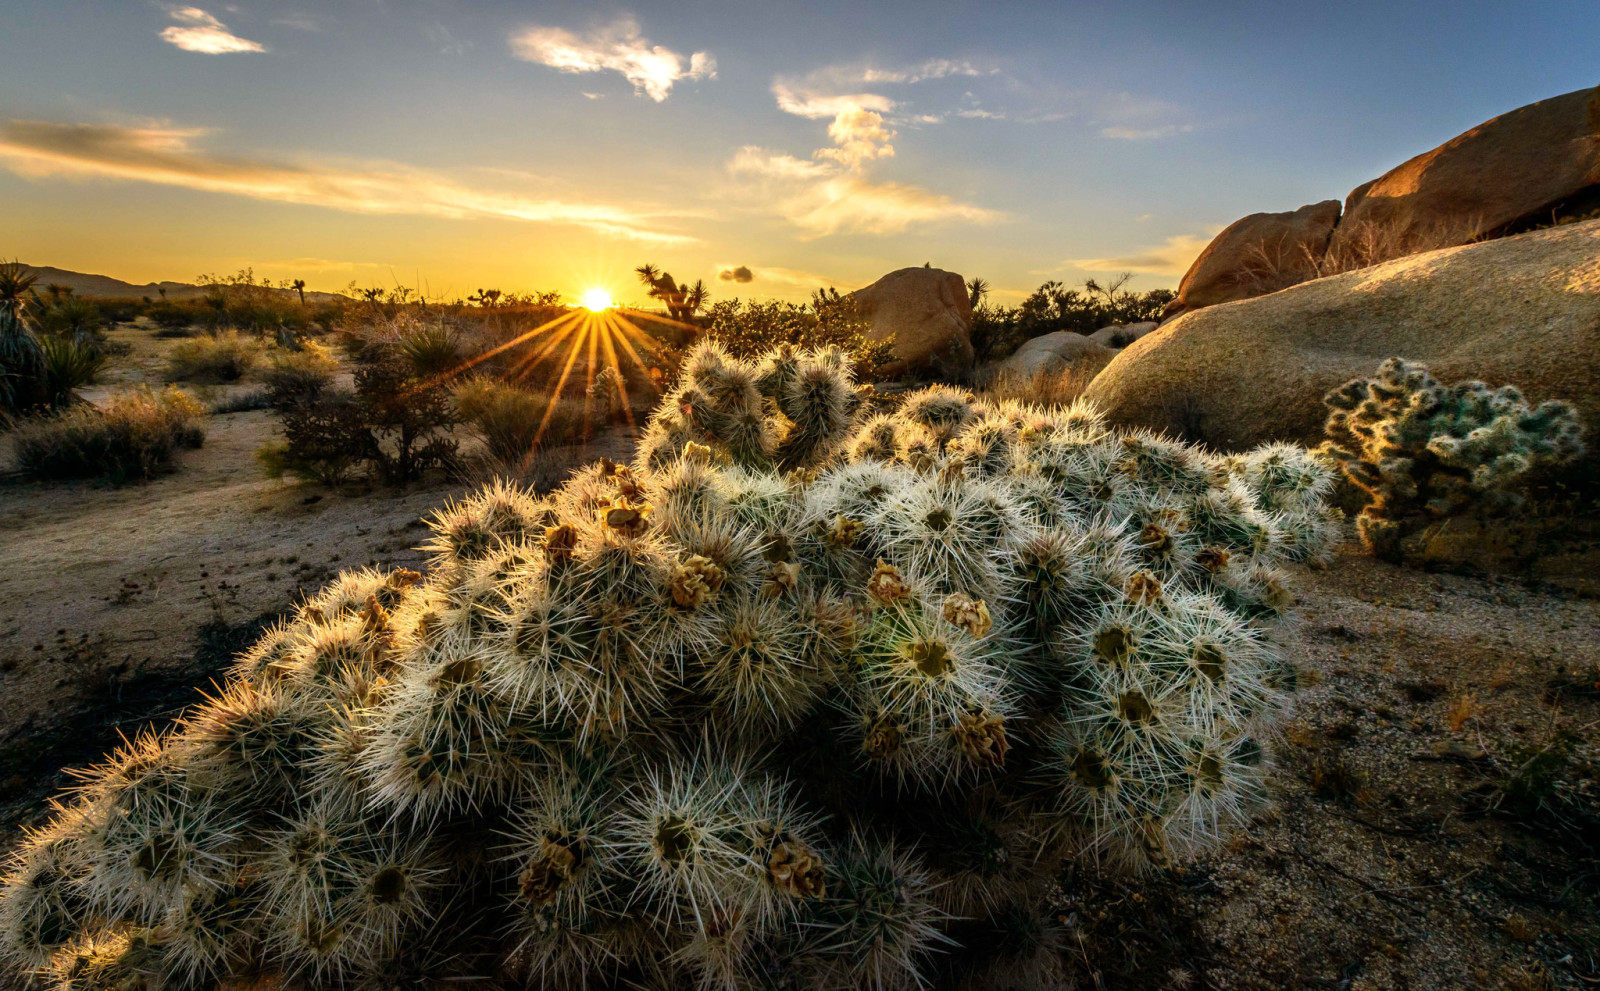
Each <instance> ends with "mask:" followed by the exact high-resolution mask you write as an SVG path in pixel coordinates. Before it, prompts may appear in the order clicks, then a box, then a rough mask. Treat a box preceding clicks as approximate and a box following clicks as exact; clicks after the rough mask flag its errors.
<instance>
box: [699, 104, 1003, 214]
mask: <svg viewBox="0 0 1600 991" xmlns="http://www.w3.org/2000/svg"><path fill="white" fill-rule="evenodd" d="M772 93H773V96H774V98H775V99H776V100H777V103H778V108H779V109H780V110H782V111H784V112H785V113H790V114H794V115H796V116H798V117H804V118H807V119H808V120H823V119H827V118H830V117H831V118H833V119H832V120H831V121H829V123H828V137H829V138H830V139H831V140H832V141H833V145H832V147H827V148H818V149H816V150H815V151H813V152H812V153H811V158H810V159H809V160H807V159H802V158H796V157H795V156H793V155H789V154H786V153H784V152H775V151H769V150H767V149H765V148H761V147H758V146H756V145H746V146H744V147H743V148H740V149H739V151H738V152H737V153H735V155H734V156H733V158H732V159H731V160H730V161H729V162H728V170H729V171H730V172H731V173H733V174H734V175H737V176H741V177H743V178H746V179H750V180H753V181H757V182H759V183H760V184H761V193H762V202H764V203H767V204H770V206H771V208H773V209H775V210H776V211H777V212H778V214H779V215H780V216H782V217H784V218H785V219H787V220H788V221H789V222H790V223H792V224H794V225H795V226H796V227H799V228H800V229H801V230H802V231H804V232H805V236H806V237H823V236H826V235H829V234H837V233H841V232H853V233H863V234H898V233H900V232H902V231H905V230H906V229H908V228H909V227H911V226H913V225H919V224H928V223H937V222H946V221H951V220H966V221H968V222H972V223H992V222H994V221H997V220H999V219H1000V216H1001V215H1000V214H999V213H997V212H995V211H993V210H987V209H984V208H983V207H979V206H974V205H972V204H970V203H962V202H959V201H957V200H955V199H953V198H951V197H949V196H946V195H944V194H942V193H935V192H932V191H930V190H927V189H923V188H922V187H920V186H913V185H909V184H906V183H897V182H874V181H872V180H870V179H869V178H867V177H866V176H865V174H864V173H865V171H866V169H867V166H868V165H869V164H870V163H872V162H875V161H878V160H881V159H885V158H893V157H894V153H895V150H894V145H893V144H891V143H890V142H891V141H893V139H894V137H895V131H894V130H893V129H891V128H890V127H889V125H888V121H887V119H886V118H885V117H884V114H886V113H889V112H891V111H893V110H894V108H895V101H894V100H892V99H890V98H889V97H886V96H882V95H880V94H877V93H844V94H832V93H828V92H826V91H821V92H819V91H816V90H811V89H806V88H798V87H795V86H793V85H790V84H786V83H781V82H780V83H775V84H774V85H773V87H772Z"/></svg>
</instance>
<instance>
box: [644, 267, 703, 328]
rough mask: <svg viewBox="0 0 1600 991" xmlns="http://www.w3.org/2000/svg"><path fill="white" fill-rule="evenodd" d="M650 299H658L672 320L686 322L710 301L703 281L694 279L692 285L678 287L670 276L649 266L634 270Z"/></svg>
mask: <svg viewBox="0 0 1600 991" xmlns="http://www.w3.org/2000/svg"><path fill="white" fill-rule="evenodd" d="M634 271H635V272H636V273H638V275H639V281H640V282H643V283H644V284H645V287H646V291H647V293H648V295H649V296H650V298H651V299H659V300H660V301H661V302H662V304H663V305H664V306H666V308H667V316H669V317H671V318H672V319H674V320H687V319H689V318H690V317H692V316H694V315H695V313H696V312H698V311H699V310H700V309H701V308H702V307H704V306H705V305H706V303H707V302H708V301H709V300H710V299H711V291H710V290H709V289H707V288H706V285H705V281H704V280H702V279H696V280H695V283H694V285H692V286H691V285H689V284H687V283H685V284H683V285H681V286H680V285H678V283H677V282H676V281H675V280H674V279H673V278H672V275H671V274H670V273H667V272H663V271H661V270H660V269H658V268H656V267H655V266H654V265H651V264H648V263H646V264H644V265H640V266H639V267H638V268H636V269H634Z"/></svg>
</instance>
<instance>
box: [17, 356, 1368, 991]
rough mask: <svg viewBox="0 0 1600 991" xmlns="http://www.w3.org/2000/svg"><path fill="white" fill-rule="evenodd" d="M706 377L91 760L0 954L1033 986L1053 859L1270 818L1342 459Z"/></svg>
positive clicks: (325, 980)
mask: <svg viewBox="0 0 1600 991" xmlns="http://www.w3.org/2000/svg"><path fill="white" fill-rule="evenodd" d="M684 368H685V370H684V375H683V378H682V380H681V381H680V382H679V383H678V384H677V385H676V386H675V387H674V388H673V389H672V390H671V391H670V393H669V394H668V396H667V397H666V399H665V400H664V402H663V404H662V406H661V408H660V410H659V411H658V412H657V413H656V415H655V416H654V417H653V418H652V420H651V423H650V424H649V426H648V428H647V431H646V437H645V440H644V443H642V444H641V446H640V449H639V451H638V457H637V459H636V461H635V463H634V464H632V465H620V464H616V463H613V462H610V461H602V462H600V463H599V464H596V465H592V466H590V467H588V468H585V469H582V470H580V471H578V472H576V473H574V475H573V476H572V477H571V478H570V479H569V480H568V482H567V483H566V484H565V485H564V486H563V487H562V488H560V489H559V490H557V491H556V492H553V493H551V494H550V495H549V496H548V497H546V498H543V499H536V498H534V497H533V496H532V495H530V494H528V493H526V492H524V491H522V490H520V489H518V488H516V487H514V486H509V485H503V484H498V485H495V486H492V487H490V488H487V489H485V490H483V491H481V492H479V493H477V494H476V495H474V496H472V497H470V498H468V499H466V500H464V501H462V502H459V503H454V504H451V505H449V506H447V507H445V508H444V509H442V510H440V511H439V512H438V513H436V514H435V515H434V516H433V517H432V518H431V519H430V520H429V521H428V522H429V525H430V526H431V528H432V530H433V532H434V536H433V538H432V540H430V541H429V542H428V543H427V544H426V545H425V549H426V550H427V551H428V553H429V554H430V564H429V567H428V570H427V574H426V575H423V574H419V573H416V572H394V573H384V572H381V571H376V570H372V569H363V570H361V571H355V572H350V573H347V574H346V575H343V576H341V577H340V578H339V579H338V580H337V581H336V582H334V583H333V584H332V585H331V586H330V587H329V588H327V589H326V590H324V591H323V593H322V594H320V595H318V596H316V597H314V598H313V599H311V600H310V601H308V602H307V603H306V604H305V605H304V606H303V607H302V608H301V609H300V610H299V612H298V614H297V615H296V616H295V617H294V618H293V619H292V620H291V621H290V622H288V623H287V624H285V625H283V626H280V627H277V628H275V629H273V630H271V631H269V632H268V633H267V634H265V635H264V637H263V638H262V640H261V641H260V643H258V644H257V645H256V646H255V647H254V648H252V649H251V650H250V651H248V652H247V653H246V654H245V655H244V656H243V657H241V658H240V660H239V661H238V663H237V665H236V666H235V669H234V671H233V672H232V674H231V680H230V682H229V683H228V685H226V686H225V687H224V688H223V689H222V690H221V692H220V694H218V695H217V696H216V697H215V698H214V699H212V700H210V701H208V702H207V703H205V704H204V705H202V706H200V707H199V708H198V709H197V710H196V711H195V712H194V713H193V714H192V715H191V716H190V717H189V718H188V719H186V720H185V722H184V723H183V725H182V726H181V727H180V728H179V729H178V730H177V731H175V732H173V733H171V734H169V735H167V736H165V737H162V738H148V739H144V740H142V741H141V742H140V743H139V744H138V745H137V746H135V747H133V748H131V749H130V750H129V751H127V752H126V753H123V754H120V755H118V756H116V757H115V758H113V759H112V760H111V761H109V762H108V763H107V764H106V765H105V766H103V767H101V768H98V769H95V770H92V771H90V772H88V773H87V780H86V782H85V784H84V786H83V787H82V789H81V790H80V792H79V795H78V796H77V797H76V798H75V799H74V800H73V801H72V802H71V803H70V804H65V805H63V806H62V808H61V809H60V810H59V812H58V814H57V818H56V821H55V822H54V824H52V825H50V826H48V827H46V828H45V829H44V830H43V831H42V832H40V833H38V834H36V835H34V836H32V837H30V838H29V840H28V841H27V843H25V845H24V847H23V849H22V850H21V851H20V852H19V854H18V855H17V857H16V859H15V864H14V866H13V868H12V870H11V872H10V874H9V876H8V880H7V882H6V886H5V888H4V894H3V895H0V925H3V926H4V933H3V936H4V939H3V941H0V953H4V954H5V955H6V957H7V959H8V960H10V961H11V962H12V963H13V964H14V965H15V966H17V967H21V968H27V969H32V970H35V971H38V972H41V973H46V974H69V973H78V974H90V973H92V974H94V975H96V979H104V980H136V979H138V978H139V977H140V975H154V976H153V977H151V976H146V977H145V979H146V980H147V981H148V980H152V979H154V980H167V981H169V982H178V981H187V980H193V981H201V980H209V979H212V978H215V977H218V976H222V975H226V974H229V973H235V972H237V973H241V974H242V973H245V972H250V973H256V972H258V971H260V970H263V969H264V970H267V971H270V972H275V973H277V974H281V975H283V976H285V977H286V978H288V979H289V980H298V981H301V982H302V983H307V984H311V985H315V986H319V987H322V986H327V987H339V986H348V987H361V986H369V985H378V984H381V985H382V986H385V987H387V986H393V984H394V982H396V981H400V980H402V978H401V977H400V976H397V975H399V974H400V972H401V970H403V969H404V968H403V967H401V965H400V963H399V962H400V961H404V960H410V961H412V962H413V963H414V964H415V965H416V967H419V968H423V969H425V970H426V971H427V972H428V974H430V975H433V977H435V978H439V979H443V978H445V977H453V978H457V979H460V978H467V977H476V978H481V979H484V980H493V981H498V982H500V985H501V986H513V987H516V986H546V987H549V986H561V987H583V986H597V987H598V986H610V985H613V984H618V985H620V984H642V985H650V986H661V987H683V988H688V987H695V988H729V989H732V988H743V987H756V986H760V987H768V986H770V987H779V986H789V987H795V986H799V987H812V986H816V987H862V988H874V989H878V988H890V987H895V988H898V987H919V986H927V985H928V984H929V983H931V982H932V981H933V980H934V979H935V975H936V974H937V975H954V976H956V977H962V976H963V975H964V977H965V978H966V979H969V980H983V979H987V978H985V977H984V976H983V975H990V976H991V977H995V979H1000V978H1001V977H1003V979H1004V980H1007V981H1010V982H1011V983H1012V984H1014V985H1016V986H1036V985H1040V984H1043V983H1045V982H1047V981H1048V980H1050V979H1052V978H1051V975H1053V974H1059V973H1060V961H1059V957H1058V954H1059V952H1060V950H1061V947H1062V940H1061V938H1060V933H1059V930H1058V928H1057V927H1056V926H1055V924H1054V923H1053V922H1052V921H1051V916H1050V915H1049V913H1048V911H1047V908H1048V906H1047V905H1046V904H1045V902H1044V899H1045V898H1046V896H1047V894H1048V892H1049V891H1050V888H1051V882H1052V880H1053V876H1054V875H1053V865H1056V864H1059V863H1060V862H1061V861H1062V860H1063V858H1065V857H1068V856H1072V855H1082V856H1090V857H1095V858H1099V859H1101V860H1102V861H1105V862H1107V863H1114V864H1121V865H1123V866H1125V867H1127V868H1128V869H1130V870H1134V871H1137V870H1148V869H1152V868H1159V867H1161V866H1164V865H1167V864H1169V863H1172V862H1175V861H1178V860H1181V859H1183V858H1185V857H1189V856H1192V855H1194V854H1196V853H1199V852H1201V851H1206V850H1213V849H1215V848H1216V847H1217V845H1218V843H1219V842H1220V841H1221V840H1222V839H1223V838H1224V837H1225V836H1226V835H1227V834H1228V832H1229V830H1230V828H1232V827H1233V826H1234V825H1236V824H1238V823H1239V822H1240V821H1241V820H1242V819H1244V818H1245V817H1246V816H1248V815H1249V814H1250V810H1251V809H1252V808H1253V807H1254V806H1255V805H1256V804H1257V803H1258V802H1259V801H1260V800H1261V798H1262V794H1263V780H1264V777H1265V775H1266V774H1267V772H1268V769H1269V767H1270V760H1269V759H1268V758H1269V753H1268V751H1267V749H1266V748H1265V747H1264V746H1263V744H1262V743H1260V742H1258V741H1261V740H1263V739H1268V738H1270V736H1271V731H1272V729H1273V726H1274V723H1275V722H1276V721H1277V719H1278V718H1279V713H1280V711H1281V705H1282V702H1283V700H1284V696H1285V693H1286V691H1287V686H1288V684H1289V683H1290V681H1291V680H1292V679H1291V678H1290V674H1291V673H1292V672H1291V671H1289V670H1287V665H1286V662H1285V661H1284V660H1283V657H1282V651H1281V649H1280V647H1279V646H1278V639H1277V635H1278V632H1279V630H1280V627H1281V625H1282V620H1283V616H1284V610H1285V609H1286V608H1287V604H1288V599H1289V595H1288V591H1287V587H1286V585H1285V582H1286V577H1285V575H1284V573H1283V572H1282V571H1281V570H1280V568H1279V565H1280V564H1282V563H1283V562H1285V561H1289V560H1296V559H1304V558H1307V557H1317V556H1319V555H1321V554H1323V553H1325V551H1326V546H1325V545H1326V542H1327V540H1328V539H1329V537H1330V535H1331V534H1332V533H1333V532H1334V531H1335V529H1336V523H1337V514H1336V513H1335V512H1334V511H1332V510H1330V509H1328V508H1327V506H1326V504H1325V500H1324V494H1325V493H1326V491H1327V488H1328V483H1329V469H1328V468H1326V467H1324V466H1323V465H1321V463H1320V462H1318V461H1316V460H1314V459H1311V458H1308V457H1306V456H1305V454H1304V452H1303V451H1300V450H1298V449H1291V448H1284V447H1282V446H1278V447H1274V448H1271V449H1265V450H1263V451H1259V452H1255V453H1254V454H1251V455H1247V456H1245V457H1243V458H1242V459H1234V460H1229V459H1222V458H1216V457H1211V456H1208V455H1206V454H1204V453H1203V452H1200V451H1197V450H1194V449H1192V448H1189V447H1186V446H1184V445H1182V444H1178V443H1175V442H1171V441H1168V440H1165V439H1163V438H1159V437H1153V436H1149V435H1144V434H1134V435H1123V434H1118V433H1116V432H1115V431H1112V430H1110V429H1108V428H1106V427H1105V426H1104V425H1103V424H1102V423H1101V422H1100V420H1099V418H1098V416H1096V415H1095V414H1094V413H1093V411H1092V410H1088V409H1086V408H1083V407H1072V408H1068V409H1038V408H1032V407H1026V406H1021V405H1018V404H1014V403H1000V404H989V403H982V402H979V401H977V400H975V399H974V398H972V397H970V396H968V395H966V394H964V393H961V392H959V391H956V390H952V389H949V388H947V387H942V386H936V387H932V388H930V389H927V390H924V391H923V392H921V393H917V394H913V395H911V396H909V397H907V398H906V399H905V400H904V402H903V403H902V404H901V407H900V409H899V411H897V412H894V413H889V414H881V415H876V416H869V415H868V414H867V412H866V411H865V409H864V408H863V406H864V404H862V403H861V402H860V401H859V400H858V399H857V398H856V391H855V384H854V382H853V380H852V378H851V372H850V364H849V362H848V361H846V360H843V356H842V354H841V353H840V352H836V351H806V350H800V349H787V350H780V351H775V352H772V353H770V354H768V355H766V356H764V357H763V358H762V359H761V360H759V361H757V362H748V361H744V360H741V359H738V358H735V357H733V356H731V355H729V354H727V353H725V352H723V351H722V350H721V349H720V348H718V347H717V346H716V345H710V344H708V345H703V346H701V347H699V348H698V349H696V350H695V351H694V352H693V353H691V354H690V355H689V357H688V360H687V361H686V363H685V366H684ZM1290 534H1293V537H1292V539H1291V538H1290V537H1289V536H1288V535H1290ZM963 938H971V939H974V940H977V941H979V942H981V943H982V944H983V945H982V946H981V947H979V949H981V950H982V951H983V952H981V953H969V954H962V955H961V956H959V957H958V958H955V959H952V960H949V961H939V962H938V963H937V965H936V963H935V956H936V955H938V954H941V953H943V952H945V951H947V950H952V949H954V948H955V947H956V944H957V942H958V940H960V939H963ZM397 968H400V969H398V970H397ZM101 975H103V977H102V976H101ZM996 975H999V976H998V977H996Z"/></svg>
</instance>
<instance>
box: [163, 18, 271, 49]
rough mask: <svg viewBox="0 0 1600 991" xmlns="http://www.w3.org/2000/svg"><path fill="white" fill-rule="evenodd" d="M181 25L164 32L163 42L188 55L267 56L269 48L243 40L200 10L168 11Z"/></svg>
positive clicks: (246, 39)
mask: <svg viewBox="0 0 1600 991" xmlns="http://www.w3.org/2000/svg"><path fill="white" fill-rule="evenodd" d="M167 14H168V16H169V17H171V18H172V19H173V20H174V21H177V22H178V23H176V24H173V25H170V26H169V27H167V28H166V29H165V30H163V31H162V32H161V40H163V41H165V42H168V43H170V44H173V45H176V46H177V47H179V48H181V49H183V50H184V51H186V52H199V53H201V54H203V55H225V54H228V53H230V52H264V51H266V50H267V48H266V46H265V45H263V44H261V43H260V42H257V41H251V40H249V39H248V38H241V37H239V36H238V35H236V34H234V33H233V32H232V31H229V30H228V26H227V25H226V24H224V23H222V22H221V21H219V20H217V19H216V18H215V17H213V16H211V15H210V14H208V13H206V12H205V11H203V10H201V9H200V8H199V7H173V8H171V9H170V10H168V11H167Z"/></svg>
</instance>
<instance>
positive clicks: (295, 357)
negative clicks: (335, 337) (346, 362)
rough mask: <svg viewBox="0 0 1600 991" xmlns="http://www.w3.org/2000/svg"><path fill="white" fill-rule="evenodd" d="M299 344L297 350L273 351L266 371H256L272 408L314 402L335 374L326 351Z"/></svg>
mask: <svg viewBox="0 0 1600 991" xmlns="http://www.w3.org/2000/svg"><path fill="white" fill-rule="evenodd" d="M299 344H300V346H299V349H298V350H294V351H285V350H279V351H276V352H275V353H274V354H273V355H272V359H271V361H270V362H268V364H267V365H266V367H264V368H260V369H258V370H257V371H256V378H257V379H259V380H260V381H261V383H262V384H263V385H265V386H266V387H267V395H268V397H269V399H270V400H271V402H272V404H273V405H275V406H282V405H286V404H289V403H308V402H314V401H316V399H317V397H318V396H320V395H322V392H323V390H324V389H326V388H327V387H328V384H329V383H331V382H332V381H333V376H334V373H335V372H337V371H338V370H339V361H338V359H337V358H335V357H334V356H333V352H332V350H330V349H329V348H327V347H325V346H324V345H321V344H318V343H317V342H316V341H310V340H306V341H301V342H299Z"/></svg>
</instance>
